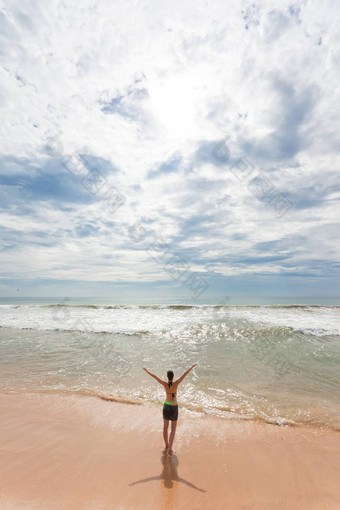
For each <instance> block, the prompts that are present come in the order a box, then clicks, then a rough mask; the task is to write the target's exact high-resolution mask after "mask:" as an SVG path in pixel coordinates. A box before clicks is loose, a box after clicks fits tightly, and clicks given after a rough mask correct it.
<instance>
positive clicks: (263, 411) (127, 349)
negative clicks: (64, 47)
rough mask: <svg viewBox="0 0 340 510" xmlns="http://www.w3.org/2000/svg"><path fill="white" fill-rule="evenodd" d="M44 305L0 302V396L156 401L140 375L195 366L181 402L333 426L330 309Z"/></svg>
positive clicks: (335, 372)
mask: <svg viewBox="0 0 340 510" xmlns="http://www.w3.org/2000/svg"><path fill="white" fill-rule="evenodd" d="M319 302H320V300H319ZM48 303H50V301H43V302H42V300H40V302H39V303H37V302H36V301H34V300H33V301H32V300H31V301H26V302H25V303H23V302H22V301H21V303H18V301H17V302H16V304H14V303H13V302H12V303H9V302H8V301H7V303H6V304H2V305H1V306H0V326H1V328H0V368H1V374H2V378H1V382H0V390H1V389H2V390H7V391H8V390H13V391H16V390H19V391H23V390H25V391H37V392H38V391H57V392H76V393H82V394H84V393H86V394H91V395H95V396H98V397H101V398H107V399H112V400H114V399H117V400H122V401H125V400H128V401H131V402H146V401H148V402H153V403H155V404H160V402H161V401H162V400H163V389H162V387H161V386H160V385H158V384H157V382H155V381H154V379H152V378H150V377H149V376H148V375H147V374H146V373H145V372H143V370H142V368H143V367H144V366H146V367H147V368H148V369H149V370H151V371H152V372H154V373H156V374H157V375H158V376H159V377H161V378H164V379H165V378H166V371H167V370H168V369H172V370H173V371H174V372H175V378H176V377H178V376H179V375H181V374H182V373H183V372H184V371H185V370H186V369H187V368H188V367H189V366H190V365H191V364H192V363H197V364H198V366H197V367H196V368H195V370H194V371H193V372H191V373H190V374H189V376H188V377H187V378H186V379H185V380H184V382H183V383H182V384H181V386H180V390H179V394H178V400H179V402H180V405H181V406H182V407H187V408H188V409H192V410H195V411H199V412H204V413H211V414H217V415H220V416H224V417H225V418H230V417H242V418H244V419H252V420H263V421H267V422H271V423H279V424H285V423H291V424H311V425H314V426H319V427H325V426H326V427H332V428H336V429H338V428H340V419H339V416H340V413H339V411H340V400H339V394H340V393H339V390H340V376H339V362H340V320H339V317H340V308H339V307H338V306H329V303H327V306H325V305H323V306H320V304H319V305H318V306H310V305H302V304H300V305H296V304H295V305H292V304H284V305H274V306H273V305H271V306H268V305H265V306H263V305H259V304H258V305H256V306H255V305H253V306H242V305H237V306H234V305H231V304H230V303H229V304H228V305H218V306H210V305H201V306H197V305H195V306H186V305H184V304H177V305H166V304H158V305H152V306H146V305H143V306H138V305H132V306H128V305H123V304H121V305H117V304H116V305H115V304H113V303H112V301H111V302H110V304H107V301H106V300H103V302H100V301H99V300H95V301H94V302H92V303H89V301H88V300H87V301H86V300H85V301H83V302H82V303H78V304H76V303H73V302H71V303H70V302H67V304H63V303H61V304H60V302H59V304H54V305H53V304H52V303H50V304H48ZM95 303H96V304H95ZM104 303H106V304H104Z"/></svg>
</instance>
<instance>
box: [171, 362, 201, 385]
mask: <svg viewBox="0 0 340 510" xmlns="http://www.w3.org/2000/svg"><path fill="white" fill-rule="evenodd" d="M194 367H197V363H194V364H193V365H191V367H190V368H188V370H187V371H186V372H184V374H183V375H181V377H180V378H179V379H177V381H175V382H176V383H178V384H179V383H180V382H182V381H183V379H184V377H186V376H187V375H188V373H189V372H190V370H192V369H193V368H194Z"/></svg>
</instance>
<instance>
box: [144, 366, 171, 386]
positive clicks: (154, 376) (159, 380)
mask: <svg viewBox="0 0 340 510" xmlns="http://www.w3.org/2000/svg"><path fill="white" fill-rule="evenodd" d="M143 370H145V372H146V373H147V374H149V375H151V377H153V378H154V379H156V381H157V382H159V384H163V385H164V384H166V382H165V381H162V379H160V378H159V377H157V375H155V374H152V373H151V372H149V370H148V369H147V368H143Z"/></svg>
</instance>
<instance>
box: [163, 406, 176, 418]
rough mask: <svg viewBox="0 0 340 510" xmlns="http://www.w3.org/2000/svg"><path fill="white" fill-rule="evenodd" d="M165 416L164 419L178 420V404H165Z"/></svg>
mask: <svg viewBox="0 0 340 510" xmlns="http://www.w3.org/2000/svg"><path fill="white" fill-rule="evenodd" d="M163 418H164V420H171V421H177V420H178V406H177V405H176V406H172V405H169V404H164V406H163Z"/></svg>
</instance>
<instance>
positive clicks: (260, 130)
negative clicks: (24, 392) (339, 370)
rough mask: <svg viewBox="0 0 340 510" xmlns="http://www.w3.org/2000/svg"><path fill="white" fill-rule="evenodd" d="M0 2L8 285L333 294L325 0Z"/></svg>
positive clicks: (0, 213)
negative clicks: (322, 0)
mask: <svg viewBox="0 0 340 510" xmlns="http://www.w3.org/2000/svg"><path fill="white" fill-rule="evenodd" d="M0 6H1V7H0V61H1V62H0V63H1V66H0V72H1V79H0V114H1V123H0V197H1V200H0V231H1V236H0V296H58V297H62V296H116V297H117V296H125V297H126V298H128V297H129V296H140V299H141V300H143V299H147V298H151V297H152V298H154V299H157V297H159V298H161V297H162V298H166V297H167V296H171V297H173V298H174V299H175V300H176V298H179V297H181V298H182V299H191V300H195V299H197V300H201V301H202V300H203V301H204V299H205V298H206V299H208V298H209V297H211V296H219V297H220V298H223V297H230V296H237V295H239V296H248V295H259V296H266V295H267V296H296V297H297V298H298V297H299V296H300V297H301V296H329V297H333V296H339V294H340V293H339V290H338V289H339V267H340V264H339V242H338V238H339V196H340V193H339V192H340V177H339V176H340V174H339V163H340V157H339V146H340V145H339V140H338V137H339V132H340V129H339V128H340V126H339V95H340V94H339V79H340V44H339V43H340V32H339V30H338V27H339V22H340V9H339V5H338V2H337V1H336V0H325V1H324V2H317V1H316V0H315V1H311V0H309V1H308V0H303V1H301V0H299V1H295V2H294V1H291V2H287V1H283V0H275V1H270V0H260V1H252V2H249V1H239V0H233V1H230V0H221V1H220V0H210V1H209V2H207V1H203V0H195V1H190V0H189V1H187V2H183V1H178V0H172V1H171V2H170V1H164V2H159V1H155V0H153V1H146V0H138V2H137V1H129V2H128V1H126V0H124V1H120V0H110V1H108V0H106V1H105V0H103V1H99V0H98V1H93V0H82V2H76V1H74V0H72V1H68V2H63V1H57V0H49V1H48V2H47V1H43V0H38V1H37V0H20V1H18V0H12V1H11V2H3V1H0Z"/></svg>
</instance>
